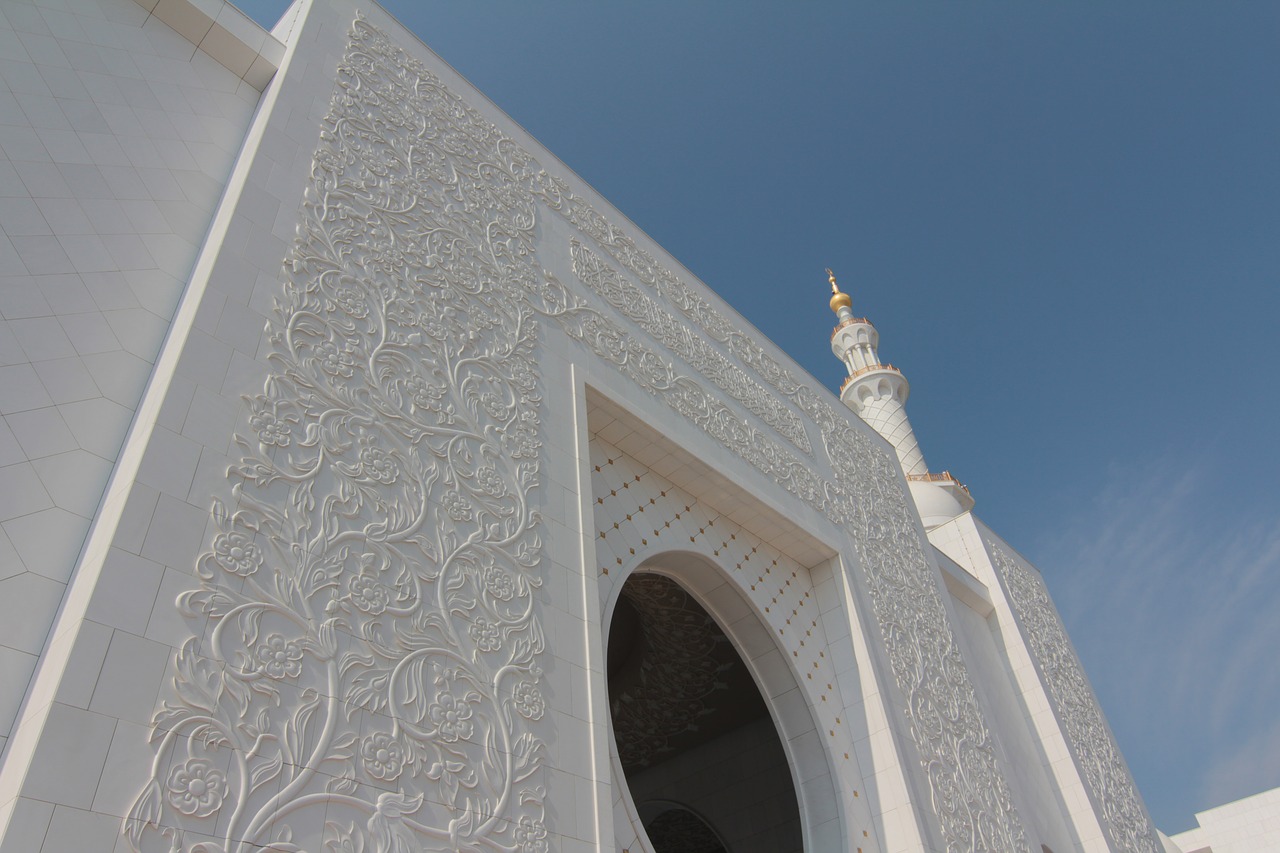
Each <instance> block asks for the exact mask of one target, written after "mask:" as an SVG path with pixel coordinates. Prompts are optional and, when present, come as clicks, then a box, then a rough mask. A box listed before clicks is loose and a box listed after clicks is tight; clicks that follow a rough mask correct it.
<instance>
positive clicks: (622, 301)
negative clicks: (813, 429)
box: [570, 240, 812, 453]
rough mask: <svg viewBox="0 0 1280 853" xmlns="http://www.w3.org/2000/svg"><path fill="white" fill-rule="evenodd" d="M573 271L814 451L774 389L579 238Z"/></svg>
mask: <svg viewBox="0 0 1280 853" xmlns="http://www.w3.org/2000/svg"><path fill="white" fill-rule="evenodd" d="M570 253H571V255H572V257H573V271H574V274H575V275H577V277H578V280H579V281H581V282H582V283H583V284H585V285H586V286H587V287H590V288H591V289H592V290H593V291H595V292H596V293H597V294H599V295H600V296H602V297H604V299H605V300H606V301H608V303H609V304H610V305H612V306H613V307H614V308H615V309H617V310H618V311H619V312H620V313H621V314H623V316H625V317H627V318H628V319H630V320H631V321H632V322H634V323H636V325H638V326H639V327H640V328H642V329H644V330H645V331H646V332H648V333H649V335H651V336H652V337H653V339H654V340H655V341H657V342H658V343H660V344H662V345H663V346H665V347H666V348H667V349H669V350H671V351H672V352H674V353H675V354H676V355H677V356H679V357H680V358H682V359H684V360H685V361H686V362H688V363H689V365H690V366H691V367H693V369H694V370H696V371H698V373H699V374H701V375H702V376H704V377H706V378H707V379H709V380H711V381H712V382H714V383H715V384H716V386H717V387H718V388H720V390H722V391H724V392H725V393H726V394H728V395H729V396H731V397H733V399H735V400H737V401H738V402H739V403H741V404H742V405H744V406H746V408H747V409H748V410H750V411H751V413H752V414H754V415H756V416H757V417H759V418H760V419H761V420H762V421H764V422H765V423H766V424H768V425H769V426H771V427H773V428H774V429H775V430H777V432H778V434H780V435H782V436H784V437H785V438H786V439H787V440H788V441H790V442H791V443H792V444H794V445H795V446H796V447H798V448H799V449H800V450H803V451H804V452H805V453H812V447H811V446H810V444H809V437H808V435H806V434H805V430H804V423H803V422H802V421H801V420H800V417H799V416H798V415H797V414H796V413H795V412H793V411H792V410H791V409H789V408H788V407H787V405H786V404H785V403H783V402H782V401H781V400H779V399H778V397H777V396H776V395H774V394H771V393H769V392H768V391H766V390H765V389H764V388H763V387H761V386H760V384H759V383H757V382H756V381H755V380H754V379H752V378H751V377H749V376H747V374H746V373H745V372H744V371H743V370H742V368H740V367H738V366H736V365H735V364H733V363H732V362H731V361H730V360H729V359H728V358H726V357H725V356H723V355H721V354H720V351H719V348H718V347H715V346H712V345H711V344H710V343H709V342H707V341H706V340H705V339H703V338H701V337H699V336H696V335H691V334H689V330H688V328H687V327H686V325H685V323H684V322H682V321H681V320H679V319H678V318H676V317H675V316H673V315H672V314H671V313H670V312H669V311H666V310H664V309H663V308H661V307H660V306H659V305H658V303H657V302H655V301H654V300H653V299H651V298H649V296H647V295H646V294H644V293H643V292H642V291H641V290H640V288H638V287H636V285H634V284H632V283H631V282H629V281H627V279H626V278H625V277H624V276H622V275H619V274H618V273H617V272H615V271H614V270H613V268H612V267H610V266H609V265H608V264H606V263H605V262H604V261H603V260H602V259H601V258H600V257H599V256H598V255H596V254H595V253H593V252H591V251H590V250H589V249H587V248H586V247H585V246H583V245H582V244H581V243H580V242H578V241H577V240H574V241H572V242H571V243H570Z"/></svg>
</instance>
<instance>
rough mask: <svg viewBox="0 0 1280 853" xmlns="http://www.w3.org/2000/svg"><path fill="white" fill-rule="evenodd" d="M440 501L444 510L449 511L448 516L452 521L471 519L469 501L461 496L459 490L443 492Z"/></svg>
mask: <svg viewBox="0 0 1280 853" xmlns="http://www.w3.org/2000/svg"><path fill="white" fill-rule="evenodd" d="M441 503H443V504H444V509H445V512H447V513H449V517H450V518H452V519H453V520H454V521H470V520H471V501H469V500H467V499H466V498H465V497H463V496H462V493H461V492H458V491H454V490H450V491H447V492H445V493H444V497H443V498H441Z"/></svg>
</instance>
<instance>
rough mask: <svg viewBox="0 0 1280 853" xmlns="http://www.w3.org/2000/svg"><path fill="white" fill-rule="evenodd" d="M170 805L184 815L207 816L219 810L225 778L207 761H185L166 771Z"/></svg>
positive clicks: (195, 759)
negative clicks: (167, 773)
mask: <svg viewBox="0 0 1280 853" xmlns="http://www.w3.org/2000/svg"><path fill="white" fill-rule="evenodd" d="M168 788H169V792H168V796H169V805H171V806H173V807H174V808H175V809H177V810H178V811H180V812H182V813H183V814H184V815H192V816H194V817H208V816H209V815H211V814H213V813H214V812H216V811H217V810H218V809H220V808H222V801H223V800H224V799H225V798H226V796H227V777H226V775H225V774H223V772H222V771H221V770H218V769H217V768H216V767H214V766H213V764H212V763H210V762H209V761H208V760H207V759H204V758H188V759H187V760H186V762H185V763H183V764H180V765H178V766H177V767H174V768H173V770H171V771H170V772H169V783H168Z"/></svg>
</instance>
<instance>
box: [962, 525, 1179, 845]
mask: <svg viewBox="0 0 1280 853" xmlns="http://www.w3.org/2000/svg"><path fill="white" fill-rule="evenodd" d="M987 552H988V553H989V554H991V558H992V562H993V563H994V565H995V569H996V571H997V572H998V573H999V575H1000V577H1001V578H1002V579H1003V580H1004V583H1005V586H1006V587H1007V588H1008V590H1009V598H1010V600H1011V601H1012V602H1013V607H1014V610H1015V611H1016V612H1017V614H1018V619H1019V621H1021V622H1022V631H1023V634H1024V635H1025V636H1026V637H1027V642H1028V643H1029V645H1030V646H1031V651H1032V653H1033V654H1034V655H1035V657H1036V661H1037V662H1038V663H1039V665H1040V671H1041V673H1042V674H1043V678H1044V683H1045V685H1046V686H1047V687H1048V689H1049V695H1050V696H1051V697H1052V698H1053V703H1054V705H1056V706H1057V710H1058V715H1059V717H1060V719H1061V720H1062V725H1063V728H1064V729H1066V735H1067V738H1068V741H1069V743H1070V746H1071V749H1072V751H1073V752H1074V753H1075V755H1076V759H1077V761H1078V762H1079V764H1080V769H1081V770H1082V771H1083V773H1084V778H1085V781H1086V783H1087V784H1088V786H1089V789H1090V792H1091V793H1092V794H1093V797H1094V800H1095V802H1096V803H1097V804H1098V808H1099V809H1100V811H1101V813H1102V818H1103V821H1104V823H1105V824H1106V827H1107V831H1108V833H1109V834H1110V835H1111V838H1112V841H1113V843H1114V844H1115V845H1116V847H1117V849H1120V850H1127V851H1131V852H1132V853H1160V851H1161V850H1163V845H1162V844H1161V843H1160V841H1159V839H1158V838H1157V836H1156V833H1155V829H1154V827H1152V825H1151V820H1150V818H1148V817H1147V812H1146V809H1145V808H1144V807H1143V805H1142V800H1141V798H1140V797H1139V795H1138V789H1137V786H1136V785H1134V783H1133V777H1132V776H1131V775H1130V773H1129V768H1128V766H1127V765H1126V764H1125V761H1124V758H1123V757H1122V756H1121V754H1120V748H1119V747H1118V746H1117V745H1116V742H1115V738H1114V737H1113V736H1112V734H1111V729H1110V728H1109V727H1108V726H1107V722H1106V719H1105V718H1104V717H1103V715H1102V708H1101V707H1100V706H1099V705H1098V700H1097V698H1096V697H1095V696H1094V695H1093V689H1092V688H1091V687H1090V686H1089V679H1088V678H1087V677H1086V676H1085V674H1084V668H1083V667H1082V666H1080V661H1079V660H1078V659H1077V658H1076V655H1075V651H1074V649H1073V647H1072V645H1071V640H1070V638H1069V637H1068V636H1067V630H1066V628H1065V627H1064V626H1063V624H1062V618H1061V617H1060V616H1059V615H1058V609H1057V608H1056V607H1054V605H1053V601H1052V600H1051V599H1050V598H1049V591H1048V589H1047V588H1046V587H1045V585H1044V580H1043V579H1042V578H1041V577H1040V576H1039V574H1038V573H1037V572H1035V571H1033V570H1032V569H1030V568H1028V567H1027V566H1025V565H1023V564H1022V562H1021V561H1020V560H1019V559H1018V558H1017V557H1015V556H1013V555H1011V554H1009V553H1008V552H1007V551H1006V550H1005V549H1004V548H1002V547H1001V546H1000V545H998V544H997V543H996V542H994V541H991V540H988V541H987Z"/></svg>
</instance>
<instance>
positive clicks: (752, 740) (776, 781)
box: [606, 554, 804, 853]
mask: <svg viewBox="0 0 1280 853" xmlns="http://www.w3.org/2000/svg"><path fill="white" fill-rule="evenodd" d="M718 575H719V572H718V570H717V569H716V568H715V567H713V566H711V565H709V563H708V561H706V560H705V559H704V558H702V557H699V556H696V555H693V554H664V555H660V556H657V557H653V558H651V559H649V560H647V561H645V563H644V564H643V565H642V566H641V567H640V568H639V569H638V570H637V571H635V572H633V573H632V574H631V575H630V576H629V577H628V578H627V580H626V582H625V583H624V584H623V585H622V586H621V588H620V590H619V592H618V594H617V595H616V597H615V598H614V599H613V601H612V602H611V607H610V614H609V619H608V633H607V635H606V636H607V645H606V653H607V676H608V678H607V680H608V691H609V705H610V715H611V721H612V731H613V749H614V753H613V758H614V763H615V772H619V775H621V776H622V777H623V780H624V782H625V787H626V798H627V799H628V800H629V802H630V805H631V808H630V809H628V812H629V813H630V814H631V815H632V820H633V822H634V821H636V820H638V821H639V822H640V823H641V824H642V825H643V827H644V834H645V835H647V837H648V841H649V844H650V845H651V846H652V849H653V853H721V851H724V853H757V851H759V853H765V851H770V853H775V851H776V853H801V851H802V850H803V849H804V843H803V836H804V823H803V820H802V817H801V813H802V812H801V799H802V797H801V795H800V792H798V791H797V785H796V780H797V779H798V778H799V776H798V774H797V773H796V772H795V770H794V767H793V762H792V761H791V758H790V756H789V755H788V750H787V748H786V746H785V744H784V738H785V735H780V733H779V729H778V726H777V725H776V724H775V719H774V711H775V709H773V708H772V707H771V704H772V703H771V701H770V699H769V698H768V697H769V696H775V697H776V696H778V695H780V694H782V693H785V692H787V691H788V690H793V689H795V682H794V680H793V679H791V683H790V685H788V684H785V683H773V684H759V683H758V679H761V678H763V679H764V680H766V681H767V680H770V679H772V680H773V681H774V682H778V681H785V680H786V679H788V678H790V674H789V673H785V674H784V673H778V672H776V671H775V672H774V673H772V675H770V676H762V674H761V673H759V672H755V671H753V669H752V667H751V663H750V658H749V657H748V659H746V660H744V655H743V651H742V649H743V648H744V644H745V647H746V648H757V649H758V648H759V647H760V643H761V641H766V642H769V643H770V644H771V643H772V640H771V639H770V638H769V637H768V632H767V630H766V629H765V628H764V626H763V624H761V623H760V622H759V620H757V619H755V618H754V616H753V615H750V614H747V615H745V616H744V615H743V614H742V613H737V618H736V620H734V621H733V622H732V624H731V625H730V627H729V633H726V629H725V627H724V625H722V620H723V621H724V622H725V624H728V616H729V614H727V613H719V614H715V613H713V612H712V611H715V610H717V609H720V610H724V609H725V608H723V607H720V608H717V607H716V605H715V604H713V603H710V602H709V601H708V599H707V598H706V597H705V596H704V594H703V593H705V592H707V591H708V590H709V589H711V588H716V589H718V590H719V595H718V596H716V598H717V599H718V600H719V601H720V602H721V603H722V604H723V603H726V602H732V598H733V597H734V596H735V594H736V593H735V592H734V591H732V590H729V589H727V588H725V583H724V581H723V580H722V579H720V578H719V577H718ZM738 603H741V600H740V599H739V602H738ZM729 609H732V610H735V611H739V610H741V609H742V608H738V607H732V606H731V607H730V608H729ZM718 616H719V619H718V618H717V617H718ZM730 633H732V634H734V635H736V636H734V637H733V638H731V637H730ZM744 635H745V636H744ZM762 687H763V689H764V692H763V693H762Z"/></svg>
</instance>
